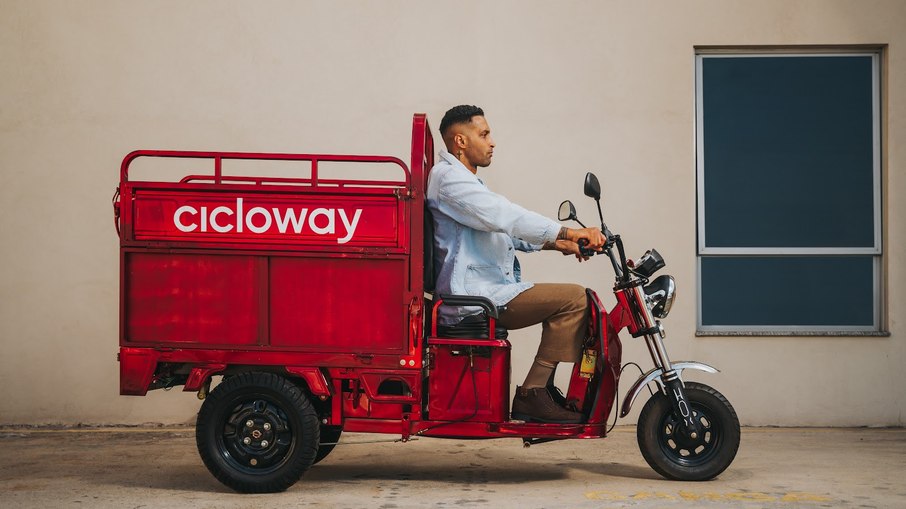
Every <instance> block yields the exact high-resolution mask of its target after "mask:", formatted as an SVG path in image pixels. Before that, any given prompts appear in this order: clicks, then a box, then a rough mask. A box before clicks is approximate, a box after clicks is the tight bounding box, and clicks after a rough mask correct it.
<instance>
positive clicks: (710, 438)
mask: <svg viewBox="0 0 906 509" xmlns="http://www.w3.org/2000/svg"><path fill="white" fill-rule="evenodd" d="M685 394H686V399H687V400H688V402H689V406H690V408H691V410H692V413H693V415H694V418H695V420H696V422H698V424H699V426H700V427H701V433H700V434H699V436H698V437H696V438H692V437H690V436H689V434H688V433H686V430H685V427H684V426H683V424H682V420H681V419H678V418H677V417H676V416H675V415H674V412H673V407H672V405H671V403H670V400H668V399H667V396H665V395H664V394H662V393H656V394H655V395H654V396H652V397H651V399H649V400H648V402H647V403H645V407H644V408H642V413H641V414H640V415H639V424H638V440H639V449H640V450H641V451H642V456H643V457H644V458H645V461H647V462H648V464H649V465H651V468H653V469H654V470H655V471H656V472H657V473H659V474H661V475H662V476H664V477H666V478H668V479H673V480H677V481H707V480H709V479H713V478H715V477H717V476H718V475H719V474H720V473H721V472H723V471H724V470H725V469H726V468H727V467H728V466H730V463H732V462H733V458H735V457H736V451H737V450H738V449H739V418H738V417H736V411H735V410H733V406H732V405H731V404H730V402H729V401H727V398H725V397H724V396H723V394H721V393H719V392H717V391H716V390H715V389H713V388H711V387H709V386H707V385H705V384H700V383H695V382H688V383H686V384H685Z"/></svg>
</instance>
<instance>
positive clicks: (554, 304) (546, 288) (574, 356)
mask: <svg viewBox="0 0 906 509" xmlns="http://www.w3.org/2000/svg"><path fill="white" fill-rule="evenodd" d="M497 322H498V323H499V324H500V325H501V326H503V327H504V328H506V329H521V328H523V327H528V326H530V325H535V324H536V323H540V324H542V332H541V345H539V346H538V355H537V357H536V358H537V359H541V360H544V361H548V362H577V361H578V360H579V353H580V350H581V348H582V342H583V340H584V339H585V336H586V335H587V332H588V302H587V301H586V297H585V288H583V287H581V286H579V285H574V284H559V283H536V284H535V286H533V287H532V288H529V289H528V290H526V291H524V292H522V293H520V294H519V295H517V296H516V298H514V299H513V300H511V301H510V302H508V303H507V305H506V309H504V310H503V311H502V312H501V313H500V319H499V320H498V321H497Z"/></svg>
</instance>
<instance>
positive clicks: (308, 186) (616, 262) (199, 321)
mask: <svg viewBox="0 0 906 509" xmlns="http://www.w3.org/2000/svg"><path fill="white" fill-rule="evenodd" d="M433 154H434V143H433V139H432V136H431V132H430V129H429V128H428V123H427V119H426V118H425V116H424V115H422V114H417V115H415V117H414V120H413V126H412V145H411V162H410V165H409V166H408V167H407V165H406V163H404V162H403V161H402V160H400V159H398V158H396V157H385V156H358V155H318V154H270V153H236V152H184V151H180V152H176V151H144V150H143V151H136V152H132V153H131V154H129V155H128V156H126V158H125V159H124V160H123V163H122V167H121V173H120V184H119V187H118V189H117V194H116V195H115V196H114V211H115V223H116V226H117V231H118V233H119V235H120V269H121V278H120V285H121V298H120V351H119V362H120V393H121V394H124V395H137V396H142V395H145V394H146V393H147V392H148V391H149V390H152V389H161V388H170V387H174V386H179V385H182V386H184V390H185V391H192V392H197V393H198V397H199V398H200V399H203V400H204V403H203V404H202V406H201V409H200V411H199V413H198V420H197V425H196V441H197V445H198V451H199V453H200V455H201V458H202V460H203V461H204V463H205V465H206V466H207V468H208V469H209V470H210V471H211V473H212V474H214V476H215V477H217V479H219V480H220V481H221V482H223V483H224V484H225V485H227V486H229V487H231V488H233V489H235V490H237V491H240V492H274V491H280V490H284V489H286V488H288V487H289V486H291V485H292V484H293V483H295V482H296V481H297V480H298V479H299V478H300V477H301V476H302V474H303V473H304V472H305V471H306V470H308V469H309V467H311V466H312V465H313V464H315V463H317V462H319V461H321V460H322V459H324V457H326V456H327V455H328V454H329V453H330V452H331V450H333V448H334V447H335V446H336V444H337V442H338V441H339V439H340V435H341V434H342V433H343V432H344V431H350V432H368V433H389V434H395V435H399V436H400V437H401V441H403V442H405V441H407V440H409V439H411V438H413V437H446V438H471V439H474V438H503V437H514V438H519V439H521V440H523V441H524V443H525V444H526V445H530V444H535V443H541V442H547V441H553V440H562V439H568V438H603V437H604V436H605V435H606V434H607V432H608V423H609V419H610V416H611V412H612V410H613V409H614V408H615V406H616V404H617V396H618V391H617V388H618V382H619V379H620V373H621V343H620V339H619V337H618V335H617V333H618V332H620V331H622V330H623V329H626V331H627V332H628V333H629V334H630V335H631V336H632V337H635V338H641V339H642V340H643V341H645V343H646V345H647V347H648V350H649V352H650V353H651V360H652V361H653V363H654V367H653V368H652V369H651V370H650V371H648V372H647V373H644V374H642V375H641V376H640V377H639V378H638V380H636V381H635V383H633V384H632V386H631V387H630V388H629V390H628V392H627V394H626V395H625V397H624V400H623V403H622V405H621V407H620V416H622V417H625V416H626V415H627V414H628V413H629V411H630V408H631V407H632V405H633V402H634V401H635V400H636V398H637V397H638V396H639V394H641V393H642V392H643V391H644V390H645V389H646V388H648V389H649V390H650V391H651V392H652V396H651V397H650V398H649V399H648V401H647V403H646V404H645V406H644V408H643V409H642V412H641V415H640V416H639V422H638V442H639V447H640V449H641V451H642V455H643V456H644V457H645V460H646V461H647V462H648V464H649V465H651V467H652V468H653V469H654V470H656V471H657V472H659V473H660V474H661V475H663V476H664V477H667V478H670V479H678V480H706V479H711V478H713V477H715V476H717V475H718V474H720V473H721V472H722V471H723V470H724V469H725V468H727V466H729V464H730V463H731V462H732V461H733V458H734V456H735V455H736V451H737V448H738V446H739V421H738V419H737V417H736V413H735V411H734V410H733V407H732V406H731V405H730V403H729V402H728V401H727V400H726V398H724V397H723V396H722V395H721V394H720V393H719V392H717V391H716V390H714V389H712V388H711V387H708V386H707V385H704V384H700V383H693V382H683V380H682V378H681V374H682V372H683V370H686V369H696V370H702V371H706V372H710V373H714V372H716V371H717V370H716V369H714V368H712V367H710V366H708V365H705V364H702V363H698V362H672V361H671V360H670V359H669V358H668V356H667V352H666V350H665V348H664V343H663V338H664V336H665V333H664V328H663V326H662V325H661V322H660V319H662V318H664V317H665V316H667V313H668V312H669V311H670V306H671V304H672V302H673V298H674V292H675V285H674V281H673V278H672V277H670V276H666V275H662V276H659V277H657V278H654V279H652V277H653V274H654V273H655V272H656V271H657V270H659V269H660V268H662V267H663V266H664V261H663V259H662V258H661V257H660V255H659V254H658V253H657V251H654V250H651V251H649V252H647V253H645V255H644V256H642V257H641V258H640V259H639V260H637V261H635V262H634V263H633V262H632V260H629V259H627V258H626V255H625V252H624V249H623V243H622V241H621V239H620V237H619V235H614V234H613V233H611V232H610V231H609V230H608V229H607V227H606V225H605V224H604V221H603V216H601V227H602V231H603V232H604V233H605V235H606V237H607V239H608V242H607V244H606V246H605V249H604V253H605V254H606V255H607V256H608V257H609V259H610V261H611V264H612V267H613V270H614V273H615V274H616V280H615V284H614V288H613V291H614V295H615V296H616V305H615V306H614V307H613V309H611V310H610V311H607V310H606V309H605V308H604V306H603V305H602V304H601V301H600V299H599V298H598V296H597V294H596V293H595V292H594V291H592V290H588V291H587V294H588V300H589V305H590V309H591V321H590V322H591V326H590V330H589V332H588V337H587V340H586V342H585V346H584V352H583V355H582V362H579V363H576V365H575V366H574V367H573V370H572V376H571V379H570V382H569V387H568V390H567V393H566V399H567V400H568V401H569V404H570V405H572V406H573V407H574V408H575V409H576V410H577V411H579V412H581V413H582V414H583V415H584V417H585V420H584V422H582V423H580V424H543V423H534V422H525V421H520V420H514V419H511V418H510V412H509V403H510V394H509V391H510V343H509V342H508V341H507V340H506V331H504V330H501V329H500V328H499V327H498V326H497V324H496V318H497V313H498V310H497V308H496V307H495V306H494V305H493V304H492V303H491V302H490V301H488V300H486V299H483V298H480V297H474V296H462V295H436V294H432V290H433V279H434V277H433V276H434V268H433V263H432V252H431V246H432V236H431V231H432V222H431V218H430V216H429V214H428V212H427V210H426V207H425V186H426V182H427V173H428V171H429V170H430V168H431V167H432V165H433V159H434V157H433ZM140 158H141V159H142V160H143V161H144V163H143V164H147V163H149V162H151V163H153V162H160V161H163V159H161V158H167V159H168V160H169V161H170V162H172V161H174V160H175V161H178V162H180V163H182V162H185V164H186V166H188V165H189V164H190V163H198V162H199V161H198V160H207V161H209V163H206V164H205V170H204V171H203V172H201V173H198V172H190V173H189V174H188V175H185V176H184V177H182V178H181V179H179V180H178V181H162V180H161V179H149V180H130V166H131V165H132V163H134V162H135V161H136V160H138V159H140ZM239 163H242V164H239ZM249 163H267V164H265V167H269V166H267V165H269V164H272V163H281V164H288V165H292V167H293V168H295V169H299V168H301V169H302V170H303V171H302V172H301V173H302V176H299V173H298V172H297V173H296V174H295V175H291V176H286V175H282V176H274V175H270V176H268V175H265V173H270V172H263V171H262V172H257V171H249V170H248V168H249V167H250V164H249ZM196 165H197V164H196ZM236 166H239V167H241V168H245V169H244V170H242V171H238V172H237V171H235V167H236ZM378 166H380V167H381V168H382V172H381V173H380V174H381V175H385V174H386V173H387V172H386V170H387V168H388V167H390V168H393V169H394V172H395V173H394V174H395V177H390V178H386V177H381V178H361V177H349V176H344V177H343V178H339V177H337V176H336V175H331V168H339V167H342V168H344V169H345V170H348V169H349V168H350V167H354V168H355V169H357V170H365V171H366V172H370V171H371V170H372V168H373V167H378ZM152 169H153V168H152ZM345 170H344V171H345ZM347 173H348V172H347ZM360 173H361V172H360ZM365 175H371V174H370V173H365ZM585 194H586V195H588V196H590V197H592V198H594V199H595V200H596V201H597V203H598V212H599V215H600V214H601V206H600V194H601V190H600V185H599V183H598V181H597V179H596V178H595V176H594V175H592V174H588V175H587V176H586V180H585ZM559 216H560V219H561V220H577V221H578V219H577V218H576V216H575V209H574V207H573V205H572V203H570V202H568V201H567V202H563V204H562V205H561V207H560V214H559ZM439 306H478V307H480V308H482V310H483V315H484V317H485V318H486V320H485V322H483V323H480V324H477V325H476V324H475V323H470V324H468V325H463V326H461V327H457V326H453V327H440V326H438V324H437V323H436V321H435V317H436V315H437V310H438V307H439ZM214 376H220V377H222V379H221V381H220V383H219V384H217V385H216V386H215V387H214V389H213V390H211V381H212V377H214ZM652 385H653V386H654V388H655V389H656V390H651V388H652V387H651V386H652Z"/></svg>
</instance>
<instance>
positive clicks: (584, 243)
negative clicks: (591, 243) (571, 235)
mask: <svg viewBox="0 0 906 509" xmlns="http://www.w3.org/2000/svg"><path fill="white" fill-rule="evenodd" d="M577 244H579V253H580V254H581V255H582V256H585V257H588V256H594V255H595V250H594V249H588V248H586V247H585V246H587V245H588V239H579V242H577Z"/></svg>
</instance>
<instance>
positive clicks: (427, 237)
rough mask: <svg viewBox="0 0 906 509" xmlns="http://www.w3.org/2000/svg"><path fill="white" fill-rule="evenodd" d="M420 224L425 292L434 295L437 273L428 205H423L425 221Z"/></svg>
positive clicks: (431, 218) (432, 226)
mask: <svg viewBox="0 0 906 509" xmlns="http://www.w3.org/2000/svg"><path fill="white" fill-rule="evenodd" d="M422 224H423V225H424V228H423V230H424V244H425V246H424V248H425V269H424V272H425V273H424V280H425V291H426V292H428V293H434V284H435V282H436V281H437V273H436V272H435V271H434V216H433V215H432V214H431V209H429V208H428V204H425V219H424V221H422Z"/></svg>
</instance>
